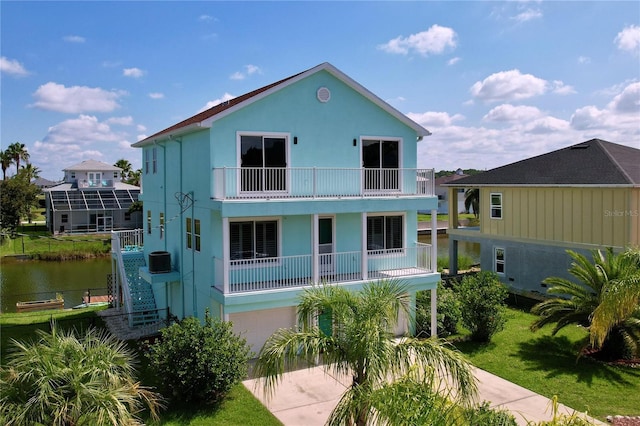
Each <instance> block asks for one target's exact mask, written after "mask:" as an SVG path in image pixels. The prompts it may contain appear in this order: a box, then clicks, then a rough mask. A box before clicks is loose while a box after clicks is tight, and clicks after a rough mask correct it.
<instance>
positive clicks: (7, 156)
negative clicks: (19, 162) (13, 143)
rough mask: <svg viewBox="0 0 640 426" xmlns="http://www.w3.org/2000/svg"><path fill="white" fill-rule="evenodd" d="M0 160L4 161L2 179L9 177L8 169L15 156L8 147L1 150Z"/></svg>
mask: <svg viewBox="0 0 640 426" xmlns="http://www.w3.org/2000/svg"><path fill="white" fill-rule="evenodd" d="M0 162H1V163H2V180H6V179H7V169H8V168H9V166H11V163H13V157H12V156H11V153H10V152H9V150H8V149H6V150H4V151H0Z"/></svg>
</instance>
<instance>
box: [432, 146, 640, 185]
mask: <svg viewBox="0 0 640 426" xmlns="http://www.w3.org/2000/svg"><path fill="white" fill-rule="evenodd" d="M444 186H456V187H472V186H475V187H480V186H640V149H636V148H631V147H629V146H625V145H619V144H615V143H611V142H607V141H603V140H600V139H591V140H588V141H586V142H582V143H579V144H575V145H572V146H569V147H566V148H562V149H559V150H557V151H552V152H549V153H547V154H542V155H538V156H536V157H532V158H528V159H526V160H521V161H518V162H515V163H511V164H507V165H506V166H502V167H497V168H495V169H491V170H488V171H486V172H483V173H480V174H477V175H473V176H469V177H467V178H464V179H459V180H456V181H455V182H451V183H447V184H445V185H444Z"/></svg>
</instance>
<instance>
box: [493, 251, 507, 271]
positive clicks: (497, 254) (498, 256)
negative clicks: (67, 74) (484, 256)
mask: <svg viewBox="0 0 640 426" xmlns="http://www.w3.org/2000/svg"><path fill="white" fill-rule="evenodd" d="M493 257H494V267H493V270H494V271H495V273H496V274H500V275H504V266H505V255H504V248H503V247H494V249H493Z"/></svg>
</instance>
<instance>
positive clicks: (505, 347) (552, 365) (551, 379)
mask: <svg viewBox="0 0 640 426" xmlns="http://www.w3.org/2000/svg"><path fill="white" fill-rule="evenodd" d="M508 312H509V319H508V322H507V324H506V327H505V329H504V330H503V331H501V332H499V333H497V334H496V335H495V336H494V337H493V339H492V342H491V343H489V344H486V345H480V344H477V343H471V342H459V343H456V344H455V345H456V347H458V349H460V350H461V351H462V352H464V353H465V354H466V355H467V356H468V357H469V359H470V360H471V362H472V363H473V364H474V365H475V366H477V367H479V368H481V369H483V370H486V371H488V372H490V373H493V374H495V375H497V376H500V377H502V378H504V379H507V380H509V381H511V382H513V383H516V384H518V385H520V386H522V387H525V388H527V389H530V390H532V391H534V392H537V393H539V394H541V395H543V396H546V397H548V398H551V397H553V396H554V395H557V396H558V399H559V402H560V403H562V404H565V405H567V406H569V407H571V408H574V409H576V410H579V411H587V412H588V413H589V415H591V416H594V417H597V418H599V419H600V420H605V417H606V416H607V415H640V368H635V369H634V368H630V367H619V366H612V365H607V364H603V363H600V362H596V361H593V360H591V359H589V358H580V359H577V357H576V354H577V352H578V350H577V348H579V347H580V342H581V340H582V339H583V338H584V337H585V336H586V335H587V333H586V331H585V330H584V329H583V328H580V327H577V326H567V327H566V328H565V329H564V330H562V331H560V332H559V333H558V334H557V335H556V336H551V327H546V328H544V329H542V330H540V331H537V332H535V333H533V332H531V331H530V330H529V325H530V324H531V323H532V322H533V321H534V319H535V318H536V317H535V316H534V315H532V314H529V313H526V312H523V311H520V310H515V309H509V311H508Z"/></svg>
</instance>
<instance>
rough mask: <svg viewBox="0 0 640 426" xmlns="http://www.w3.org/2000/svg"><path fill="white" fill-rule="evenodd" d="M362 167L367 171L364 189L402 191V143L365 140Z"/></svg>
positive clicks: (365, 172)
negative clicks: (399, 170)
mask: <svg viewBox="0 0 640 426" xmlns="http://www.w3.org/2000/svg"><path fill="white" fill-rule="evenodd" d="M362 167H364V169H365V171H364V189H367V190H383V189H387V190H388V189H393V190H398V189H400V185H399V183H400V182H399V175H398V168H399V167H400V141H399V140H377V139H363V140H362Z"/></svg>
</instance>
